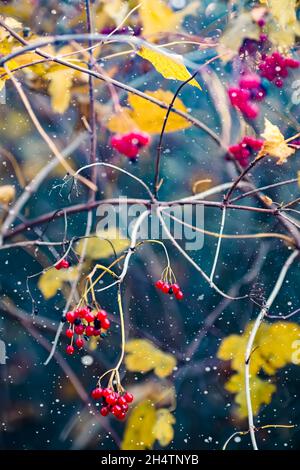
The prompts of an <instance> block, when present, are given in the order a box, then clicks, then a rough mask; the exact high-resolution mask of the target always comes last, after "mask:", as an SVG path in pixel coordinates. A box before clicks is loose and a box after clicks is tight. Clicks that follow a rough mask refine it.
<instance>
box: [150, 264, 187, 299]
mask: <svg viewBox="0 0 300 470" xmlns="http://www.w3.org/2000/svg"><path fill="white" fill-rule="evenodd" d="M155 287H156V288H157V289H159V290H160V291H162V292H163V293H164V294H169V295H174V296H175V298H176V299H177V300H182V299H183V297H184V295H183V292H182V290H181V289H180V287H179V285H178V284H177V282H176V278H175V275H174V273H173V271H172V269H171V267H170V266H167V267H166V268H165V269H164V270H163V272H162V275H161V278H160V279H159V280H158V281H156V283H155Z"/></svg>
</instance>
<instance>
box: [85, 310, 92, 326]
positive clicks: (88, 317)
mask: <svg viewBox="0 0 300 470" xmlns="http://www.w3.org/2000/svg"><path fill="white" fill-rule="evenodd" d="M84 319H85V320H86V321H87V322H88V323H92V322H93V321H94V319H95V317H94V315H93V314H92V312H90V311H89V312H87V313H86V314H85V316H84Z"/></svg>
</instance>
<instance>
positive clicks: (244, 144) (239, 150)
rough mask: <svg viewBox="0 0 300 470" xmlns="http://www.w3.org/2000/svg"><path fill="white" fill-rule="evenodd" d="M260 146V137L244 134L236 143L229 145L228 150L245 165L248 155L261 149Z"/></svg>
mask: <svg viewBox="0 0 300 470" xmlns="http://www.w3.org/2000/svg"><path fill="white" fill-rule="evenodd" d="M262 146H263V141H262V140H261V139H256V138H255V137H251V136H245V137H243V139H242V140H241V141H240V142H239V143H238V144H235V145H231V146H230V147H229V148H228V150H229V152H230V153H231V154H232V155H233V156H234V158H235V159H236V160H237V161H238V162H239V164H240V165H241V166H242V167H247V166H248V165H249V158H250V156H251V155H253V154H254V153H256V152H258V151H259V150H261V148H262Z"/></svg>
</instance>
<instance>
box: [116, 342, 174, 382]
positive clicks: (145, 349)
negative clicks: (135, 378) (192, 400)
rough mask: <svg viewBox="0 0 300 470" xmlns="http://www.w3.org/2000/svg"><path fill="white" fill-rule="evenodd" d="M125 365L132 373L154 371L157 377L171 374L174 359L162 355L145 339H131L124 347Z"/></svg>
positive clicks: (169, 355) (165, 354) (168, 355)
mask: <svg viewBox="0 0 300 470" xmlns="http://www.w3.org/2000/svg"><path fill="white" fill-rule="evenodd" d="M125 351H126V356H125V365H126V367H127V369H128V370H130V371H132V372H142V373H146V372H149V371H151V370H154V373H155V374H156V375H157V376H158V377H161V378H163V377H167V376H168V375H170V374H172V372H173V369H174V367H175V366H176V363H177V361H176V358H175V357H174V356H172V354H168V353H164V352H162V351H161V350H160V349H158V348H156V346H155V345H154V344H153V343H152V342H151V341H149V340H147V339H132V340H131V341H128V342H127V343H126V346H125Z"/></svg>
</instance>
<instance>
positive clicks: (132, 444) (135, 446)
mask: <svg viewBox="0 0 300 470" xmlns="http://www.w3.org/2000/svg"><path fill="white" fill-rule="evenodd" d="M155 422H156V411H155V408H154V406H153V404H152V403H151V402H150V401H149V400H145V401H142V402H141V403H139V404H138V405H136V406H135V407H134V408H133V409H132V411H131V413H130V416H129V418H128V419H127V422H126V428H125V433H124V437H123V441H122V444H121V449H122V450H144V449H151V448H152V446H153V444H154V441H155V436H154V434H153V432H152V429H153V426H154V424H155Z"/></svg>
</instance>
